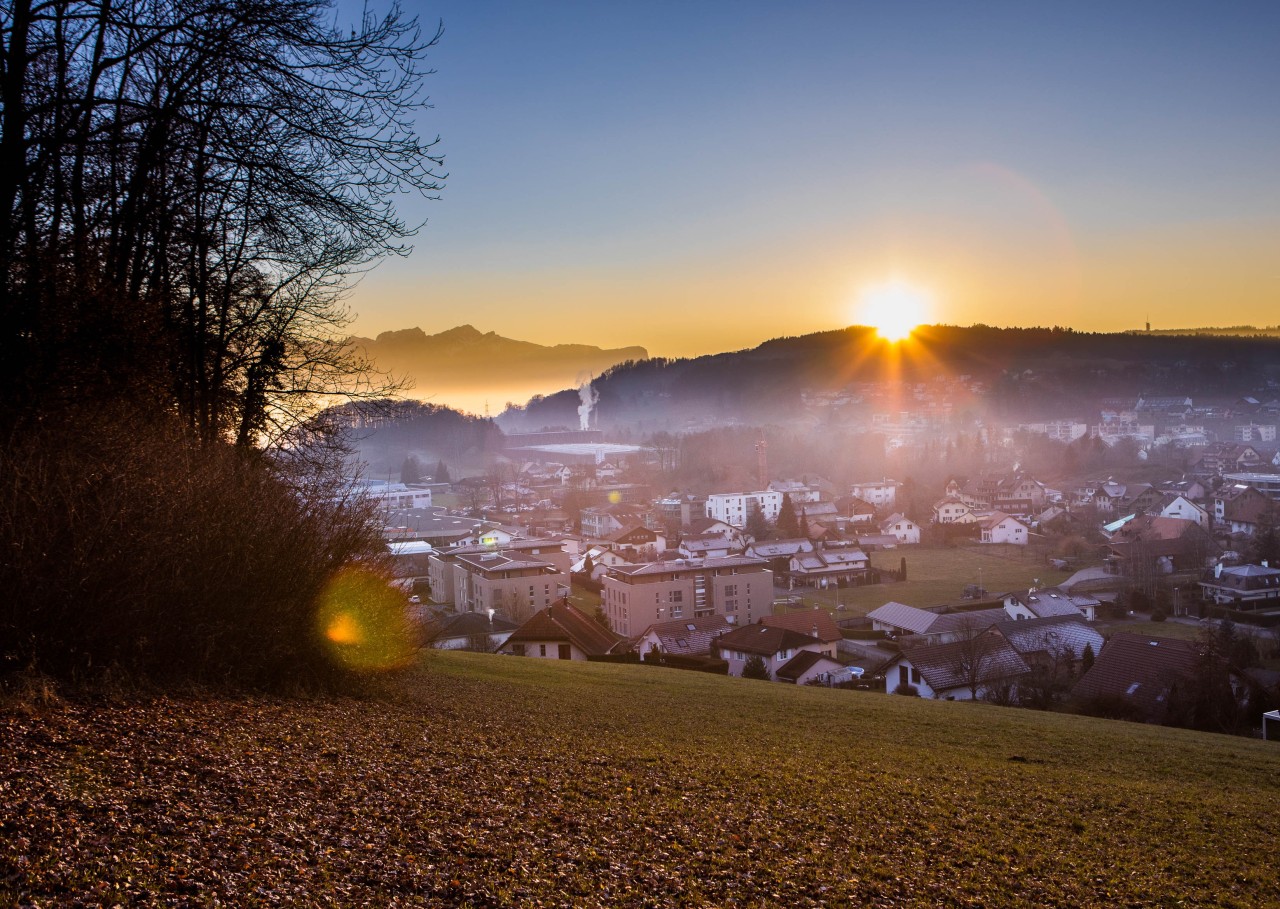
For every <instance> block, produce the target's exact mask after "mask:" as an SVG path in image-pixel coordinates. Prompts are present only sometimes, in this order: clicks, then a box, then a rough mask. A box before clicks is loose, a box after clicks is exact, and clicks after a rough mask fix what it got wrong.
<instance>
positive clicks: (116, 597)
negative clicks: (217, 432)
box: [0, 412, 407, 687]
mask: <svg viewBox="0 0 1280 909" xmlns="http://www.w3.org/2000/svg"><path fill="white" fill-rule="evenodd" d="M0 461H2V463H0V547H2V548H3V551H4V553H5V558H4V560H3V563H2V564H0V585H3V589H4V591H5V595H4V597H3V599H0V672H11V671H14V670H28V669H34V670H37V671H40V672H43V673H48V674H50V675H54V676H57V677H61V678H71V677H77V678H85V677H88V678H92V677H93V676H94V675H96V674H97V673H100V672H102V671H104V670H109V671H113V672H124V673H126V674H130V675H137V676H140V677H145V678H148V679H154V680H175V679H185V680H193V681H198V682H203V683H214V684H232V685H247V686H253V687H262V686H267V687H275V686H293V685H301V686H306V687H314V686H323V685H328V684H336V683H338V682H340V681H341V680H342V679H343V678H345V677H347V673H348V670H347V669H346V668H345V666H346V665H348V664H351V663H352V662H354V664H355V665H365V663H366V662H367V661H365V660H355V661H351V660H347V659H344V658H345V657H350V656H351V655H352V654H354V653H356V652H357V651H360V652H363V650H362V648H366V647H368V646H370V645H376V647H377V649H379V651H380V652H385V653H386V654H387V657H386V659H387V662H388V663H390V662H393V661H395V660H397V659H399V660H403V659H405V658H406V657H405V651H404V650H403V648H400V647H398V646H397V645H396V644H395V639H396V638H397V636H398V635H400V634H401V632H402V629H404V624H405V617H404V614H403V613H404V610H403V596H402V595H401V594H399V593H395V592H393V591H390V590H389V588H386V585H385V584H383V585H382V588H379V587H378V585H376V584H366V585H363V586H361V585H359V584H357V585H354V586H353V585H352V584H350V583H348V584H347V585H346V587H344V588H343V589H344V590H347V591H358V593H355V594H353V593H350V592H348V593H347V594H346V596H348V597H349V598H362V599H361V602H359V603H355V602H354V599H353V602H351V603H349V604H347V603H344V602H342V601H341V594H335V593H334V591H333V590H332V589H330V590H328V591H326V587H327V585H330V584H333V583H336V582H337V579H338V576H339V572H340V570H341V569H344V567H347V568H348V570H349V566H351V565H352V563H353V560H357V559H362V560H363V564H364V565H365V566H366V567H367V568H368V569H369V570H371V571H374V572H375V573H376V571H377V568H378V560H377V559H376V557H375V555H374V554H375V553H376V552H378V551H379V550H380V549H381V545H380V541H379V539H378V535H377V533H376V529H377V528H375V527H374V525H373V524H372V523H371V522H370V521H369V517H370V516H371V515H370V512H369V510H368V507H367V506H366V505H364V504H362V503H360V502H358V501H356V502H352V501H344V500H343V497H342V496H341V495H340V494H339V490H338V489H337V488H336V487H334V486H333V485H331V484H328V483H326V482H324V481H322V480H320V479H318V476H317V475H310V476H308V475H307V474H305V473H299V472H291V471H286V470H283V469H282V468H281V466H280V465H279V464H277V463H273V462H271V461H270V460H268V459H267V458H266V457H265V456H264V455H262V454H261V453H259V452H254V451H251V450H246V449H243V448H240V449H237V448H234V447H232V446H230V445H222V444H212V445H199V444H194V443H191V442H189V441H187V440H186V439H185V438H184V437H183V436H182V435H181V434H180V433H178V432H176V431H174V430H173V429H172V428H171V427H168V426H156V425H155V424H154V423H145V422H142V421H140V420H139V419H138V418H137V417H136V415H135V414H134V413H132V412H123V413H114V414H107V415H103V414H97V415H94V416H92V417H85V416H83V415H82V416H81V418H80V419H78V420H64V421H60V422H59V423H58V425H53V426H44V427H40V428H38V429H36V430H35V431H34V432H28V433H27V434H25V435H24V436H22V437H21V438H15V439H12V440H10V441H9V442H8V444H6V445H5V446H4V448H3V450H2V451H0ZM382 589H386V590H387V594H386V595H384V594H383V593H382ZM335 596H337V597H338V598H339V599H338V601H337V602H335ZM397 598H398V600H399V604H400V605H399V610H398V614H397ZM322 604H325V605H326V608H327V609H329V616H330V618H329V619H327V620H326V619H323V618H322V617H321V616H320V615H319V613H318V610H319V609H320V607H321V605H322ZM344 607H349V608H345V611H344ZM325 621H328V622H329V623H330V624H329V625H327V626H325V627H321V625H322V623H323V622H325ZM335 623H336V624H335ZM406 639H407V638H406ZM335 655H336V656H337V657H338V658H337V659H335Z"/></svg>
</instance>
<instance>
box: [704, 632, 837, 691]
mask: <svg viewBox="0 0 1280 909" xmlns="http://www.w3.org/2000/svg"><path fill="white" fill-rule="evenodd" d="M823 648H824V645H823V643H822V641H820V640H818V639H817V638H815V637H811V636H810V635H807V634H801V633H800V632H797V631H792V630H791V629H790V628H778V627H774V626H769V625H760V624H756V625H743V626H740V627H738V628H735V629H734V630H733V631H730V632H727V633H725V634H722V635H720V637H718V638H716V640H715V644H714V648H713V650H714V652H715V653H716V654H718V655H719V657H720V658H721V659H722V660H725V661H726V662H728V664H729V675H737V676H740V675H742V670H743V669H744V668H745V667H746V664H747V660H749V659H750V658H751V657H753V656H755V657H760V658H761V659H762V660H763V661H764V664H765V667H766V668H767V669H768V670H769V677H770V678H774V677H776V675H777V672H778V670H779V669H781V668H782V667H783V666H785V665H786V664H787V662H788V661H789V660H790V659H791V658H792V657H794V656H795V655H796V654H797V653H799V652H801V651H803V650H809V651H812V652H814V653H819V654H823V655H824V656H825V653H824V652H823Z"/></svg>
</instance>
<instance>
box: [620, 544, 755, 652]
mask: <svg viewBox="0 0 1280 909" xmlns="http://www.w3.org/2000/svg"><path fill="white" fill-rule="evenodd" d="M603 584H604V590H603V592H602V595H603V601H602V607H603V609H604V612H605V615H606V616H607V617H608V619H609V624H610V626H611V627H612V628H613V630H614V631H616V632H617V633H618V634H621V635H625V636H628V637H629V636H631V635H636V634H639V633H640V632H642V631H643V630H644V629H645V628H648V627H649V626H650V625H653V624H655V623H658V622H667V621H671V620H674V619H686V618H698V617H701V616H707V615H716V614H719V615H724V616H726V617H729V618H730V620H731V621H734V622H738V623H748V622H753V621H755V620H756V619H758V618H761V617H763V616H766V615H769V614H770V613H771V612H772V611H773V572H771V571H769V569H768V567H767V563H766V562H765V561H764V560H763V559H752V558H747V557H745V556H731V557H729V558H724V559H702V560H695V561H683V560H676V561H662V562H647V563H644V564H640V565H619V566H617V567H616V568H611V569H609V571H608V572H606V573H605V576H604V578H603Z"/></svg>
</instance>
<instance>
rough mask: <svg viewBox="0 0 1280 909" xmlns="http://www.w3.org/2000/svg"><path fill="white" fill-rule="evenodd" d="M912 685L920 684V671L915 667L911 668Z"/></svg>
mask: <svg viewBox="0 0 1280 909" xmlns="http://www.w3.org/2000/svg"><path fill="white" fill-rule="evenodd" d="M911 684H912V685H919V684H920V670H919V669H917V668H916V667H914V666H912V667H911Z"/></svg>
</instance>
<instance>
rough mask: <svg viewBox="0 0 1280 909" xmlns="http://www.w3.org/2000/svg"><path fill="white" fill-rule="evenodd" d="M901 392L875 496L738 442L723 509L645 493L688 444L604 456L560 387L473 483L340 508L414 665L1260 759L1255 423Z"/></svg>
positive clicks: (873, 418)
mask: <svg viewBox="0 0 1280 909" xmlns="http://www.w3.org/2000/svg"><path fill="white" fill-rule="evenodd" d="M940 384H942V383H940ZM952 387H953V388H956V389H959V390H961V391H962V392H963V393H965V394H969V393H970V392H971V391H972V389H971V388H967V387H965V383H963V382H960V383H952ZM857 392H858V394H857V397H859V398H864V399H866V400H868V401H870V402H871V405H872V407H873V408H874V406H875V403H876V402H877V401H880V400H883V399H885V398H888V397H890V396H892V397H894V398H895V399H897V400H899V401H901V400H902V398H903V397H904V395H903V391H902V389H898V388H894V389H885V388H878V387H875V386H864V387H862V388H860V389H858V390H857ZM908 394H909V395H912V396H914V397H915V398H917V399H919V400H918V402H917V403H918V404H919V406H918V407H916V408H914V409H908V410H900V411H897V412H895V413H892V414H890V413H885V412H879V411H876V412H872V413H871V414H870V415H869V416H870V419H869V420H868V423H869V426H870V427H871V429H872V430H873V431H874V434H870V435H867V436H865V437H863V438H864V439H872V440H874V441H875V442H876V443H877V444H880V445H882V446H883V451H882V452H877V453H876V454H877V455H882V456H880V457H876V458H872V459H870V460H873V461H875V462H876V466H880V467H882V468H883V469H884V470H885V471H890V470H892V471H895V473H893V474H892V475H889V474H888V473H887V472H886V473H884V474H883V475H880V476H874V477H872V476H864V477H855V478H853V479H852V480H842V481H840V482H837V481H834V480H832V479H829V478H827V477H824V476H820V475H816V474H815V475H804V476H799V477H796V476H794V475H789V476H785V477H778V476H775V473H774V469H773V466H772V465H771V463H770V448H769V443H768V441H767V439H766V437H765V433H764V432H759V433H758V437H757V438H756V439H755V441H754V442H748V443H747V444H748V445H749V451H746V452H742V453H741V457H740V459H739V460H740V461H741V460H742V459H743V458H745V459H747V461H748V463H749V464H750V465H751V466H752V467H754V471H752V473H754V475H753V476H751V475H748V476H746V477H744V476H743V473H744V471H742V470H738V471H737V479H739V481H740V485H738V486H737V487H736V488H729V487H728V486H727V484H726V483H723V482H722V483H719V484H716V483H711V484H702V485H703V486H704V487H705V488H704V489H699V490H693V489H680V488H672V487H671V486H669V485H665V483H664V481H668V480H671V479H673V478H677V477H678V476H679V472H678V466H679V462H680V459H681V456H682V450H685V449H687V448H689V447H690V446H681V444H680V443H679V441H678V440H675V439H673V438H672V437H671V436H669V435H664V437H663V440H662V443H663V444H656V443H655V442H653V441H652V440H650V441H649V442H648V443H646V444H629V443H622V442H613V441H607V440H606V439H605V433H603V432H602V431H600V430H596V429H591V428H588V427H589V425H590V423H591V409H592V406H593V405H594V401H593V400H592V395H591V394H590V390H589V389H587V390H585V391H584V392H583V394H582V396H581V397H582V401H583V407H582V408H580V415H581V423H580V427H579V428H578V429H552V430H546V431H542V432H536V433H512V434H509V435H507V436H506V437H505V440H504V448H503V449H502V451H501V452H500V453H499V454H497V455H496V456H490V457H489V458H488V459H487V461H486V465H485V466H484V469H483V471H482V472H475V473H472V474H471V475H466V476H461V477H460V478H458V479H456V480H451V479H450V477H449V474H450V471H451V468H450V466H449V465H447V464H446V463H445V462H444V461H443V460H440V461H437V462H436V463H435V464H434V465H432V464H430V463H426V464H424V463H422V462H421V460H420V459H419V458H418V457H417V456H415V455H408V456H406V457H405V460H404V462H403V465H402V469H401V474H402V475H401V481H402V482H394V481H384V482H376V481H374V482H366V483H365V484H364V488H365V490H366V491H367V492H368V494H369V495H371V496H373V497H375V498H377V499H378V500H379V501H380V502H381V503H382V505H383V511H382V514H383V516H384V518H385V524H386V532H385V536H386V540H387V545H388V550H389V553H390V555H391V560H392V564H393V566H394V574H395V576H396V579H397V581H396V583H397V584H399V585H400V586H402V587H403V589H404V590H405V591H406V595H408V596H410V599H411V603H412V608H413V609H414V612H415V614H416V615H417V616H418V617H419V619H420V620H421V622H422V625H423V628H424V635H425V637H426V640H427V641H428V642H429V644H430V646H432V647H437V648H451V649H457V648H464V649H469V650H479V651H486V652H493V653H497V654H505V655H515V656H526V657H536V658H547V659H557V660H598V661H639V662H643V663H647V664H658V665H663V666H668V667H678V668H682V669H690V670H701V671H708V672H720V673H727V674H729V675H735V676H739V675H741V676H747V677H752V678H760V679H771V680H775V681H778V682H787V683H792V684H798V685H828V686H835V687H850V688H860V689H864V690H866V689H870V690H879V691H884V692H886V693H889V694H898V695H915V696H921V697H927V698H942V699H948V700H971V699H982V700H986V701H990V702H995V703H1000V704H1006V705H1022V706H1031V707H1037V708H1041V709H1044V708H1062V707H1069V709H1072V710H1076V711H1079V712H1085V713H1094V714H1097V715H1101V716H1111V717H1118V718H1126V719H1135V720H1144V721H1148V722H1157V723H1167V724H1173V725H1189V726H1198V727H1200V728H1207V729H1213V730H1216V731H1231V732H1241V733H1248V732H1250V731H1255V732H1256V731H1259V730H1261V731H1264V732H1265V731H1267V730H1265V729H1264V726H1267V725H1268V724H1270V725H1271V726H1272V729H1271V730H1270V732H1271V734H1272V735H1280V714H1276V713H1275V712H1274V711H1275V708H1276V707H1277V706H1278V703H1277V693H1278V686H1280V660H1278V659H1277V658H1278V657H1280V646H1278V644H1277V637H1276V631H1275V628H1276V627H1277V626H1278V625H1280V563H1278V562H1277V556H1280V542H1278V539H1277V523H1278V521H1277V519H1278V518H1280V504H1278V502H1280V451H1278V450H1277V448H1276V423H1277V422H1278V421H1280V400H1278V399H1268V400H1265V401H1264V400H1262V399H1259V398H1257V397H1252V396H1242V397H1240V398H1238V399H1235V400H1232V401H1230V402H1227V403H1221V402H1219V403H1215V404H1213V405H1212V406H1196V404H1195V402H1194V401H1193V400H1192V399H1191V398H1189V397H1150V396H1142V397H1139V398H1137V399H1136V400H1130V401H1119V400H1108V401H1104V402H1102V406H1101V407H1100V408H1099V412H1098V414H1097V415H1096V419H1093V420H1086V419H1080V420H1069V419H1053V420H1046V421H1044V422H1026V421H1020V422H1017V423H1009V424H1005V425H1001V424H999V423H997V422H994V421H992V420H990V419H983V420H981V421H979V420H971V421H970V422H967V423H961V422H959V421H957V420H956V419H955V418H954V413H955V408H954V407H953V402H952V401H950V400H947V399H946V396H945V395H938V394H937V389H936V388H932V387H928V388H927V387H925V386H920V387H918V388H915V389H908ZM823 397H826V398H829V397H830V396H823ZM846 397H847V396H846ZM810 403H812V404H814V405H820V406H829V405H831V404H832V403H833V402H832V401H831V400H823V401H811V402H810ZM711 433H712V434H713V435H714V433H715V430H711ZM736 438H738V439H744V438H746V439H749V438H750V436H749V434H745V435H744V434H743V433H742V432H740V431H739V432H738V433H737V434H736ZM744 447H745V446H744ZM938 452H942V454H941V455H940V456H939V455H938ZM863 456H864V461H865V460H868V459H867V458H866V457H865V451H864V452H863ZM957 468H958V469H957ZM723 473H726V474H727V473H730V471H728V470H726V471H723ZM895 477H897V478H895ZM743 480H746V481H749V482H742V481H743ZM1222 691H1226V692H1229V695H1228V696H1226V697H1222V696H1220V695H1221V692H1222Z"/></svg>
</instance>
